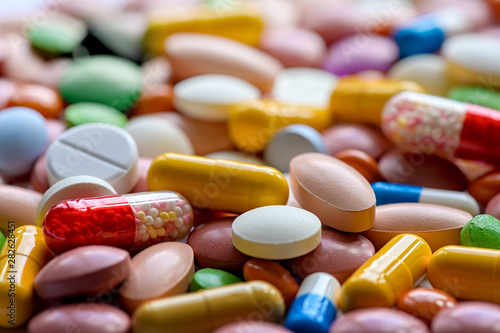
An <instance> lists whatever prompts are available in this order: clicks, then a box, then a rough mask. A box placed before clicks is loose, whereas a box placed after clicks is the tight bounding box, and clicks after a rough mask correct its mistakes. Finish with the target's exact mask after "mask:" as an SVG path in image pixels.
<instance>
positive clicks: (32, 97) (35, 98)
mask: <svg viewBox="0 0 500 333" xmlns="http://www.w3.org/2000/svg"><path fill="white" fill-rule="evenodd" d="M7 106H8V107H9V106H25V107H28V108H32V109H34V110H37V111H38V112H40V113H41V114H42V115H43V116H44V117H45V118H57V117H59V113H60V112H61V111H62V109H63V107H64V105H63V100H62V98H61V95H59V92H58V91H57V90H55V89H52V88H49V87H45V86H42V85H39V84H31V83H23V84H19V85H18V86H17V88H16V91H15V92H14V94H13V95H12V96H11V98H10V100H9V102H8V103H7Z"/></svg>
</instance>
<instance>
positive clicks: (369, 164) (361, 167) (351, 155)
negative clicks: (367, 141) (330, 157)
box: [334, 149, 382, 183]
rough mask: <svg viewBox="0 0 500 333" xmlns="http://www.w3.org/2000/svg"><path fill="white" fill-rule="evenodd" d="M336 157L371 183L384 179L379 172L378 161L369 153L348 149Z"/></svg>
mask: <svg viewBox="0 0 500 333" xmlns="http://www.w3.org/2000/svg"><path fill="white" fill-rule="evenodd" d="M334 157H336V158H338V159H339V160H341V161H342V162H345V163H347V164H349V165H350V166H352V167H353V168H354V169H356V170H357V171H358V172H359V173H360V174H362V175H363V177H365V178H366V180H367V181H368V182H369V183H373V182H377V181H379V180H381V179H382V176H381V175H380V172H379V171H378V166H377V161H375V159H374V158H373V157H371V156H370V155H368V154H367V153H365V152H364V151H361V150H357V149H347V150H343V151H341V152H339V153H337V154H336V155H335V156H334Z"/></svg>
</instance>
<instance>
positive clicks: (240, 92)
mask: <svg viewBox="0 0 500 333" xmlns="http://www.w3.org/2000/svg"><path fill="white" fill-rule="evenodd" d="M260 97H261V94H260V90H259V89H258V88H256V87H255V86H253V85H251V84H250V83H248V82H247V81H244V80H241V79H239V78H236V77H233V76H229V75H222V74H206V75H199V76H195V77H191V78H189V79H186V80H184V81H181V82H179V83H177V84H176V85H175V86H174V106H175V108H176V109H177V110H178V111H179V112H181V113H183V114H185V115H186V116H189V117H192V118H195V119H200V120H206V121H226V120H227V119H228V118H229V114H230V113H231V111H232V109H233V108H234V106H235V105H237V104H239V103H243V102H247V101H251V100H254V99H257V98H260Z"/></svg>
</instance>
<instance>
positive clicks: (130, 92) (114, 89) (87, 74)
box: [59, 55, 142, 111]
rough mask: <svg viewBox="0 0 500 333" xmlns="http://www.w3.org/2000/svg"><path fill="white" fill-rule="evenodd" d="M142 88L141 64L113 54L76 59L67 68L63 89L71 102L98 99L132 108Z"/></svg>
mask: <svg viewBox="0 0 500 333" xmlns="http://www.w3.org/2000/svg"><path fill="white" fill-rule="evenodd" d="M141 90H142V75H141V70H140V67H139V66H138V65H136V64H134V63H133V62H131V61H129V60H126V59H122V58H119V57H115V56H109V55H95V56H87V57H82V58H78V59H76V60H74V61H73V62H72V63H71V64H70V65H69V66H68V67H67V68H66V70H65V71H64V73H63V75H62V77H61V80H60V82H59V91H60V93H61V95H62V97H63V98H64V99H65V100H66V101H68V102H69V103H71V104H73V103H79V102H94V103H101V104H104V105H108V106H111V107H114V108H116V109H118V110H121V111H126V110H128V109H130V108H131V107H132V106H133V105H134V104H135V103H136V102H137V100H138V99H139V95H140V94H141Z"/></svg>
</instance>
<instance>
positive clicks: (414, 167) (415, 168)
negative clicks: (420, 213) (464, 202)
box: [378, 149, 467, 191]
mask: <svg viewBox="0 0 500 333" xmlns="http://www.w3.org/2000/svg"><path fill="white" fill-rule="evenodd" d="M378 169H379V171H380V174H381V175H382V177H384V178H385V179H386V180H387V181H388V182H391V183H400V184H411V185H419V186H423V187H431V188H440V189H443V190H451V191H463V190H464V189H465V187H466V186H467V179H466V177H465V175H464V173H463V172H462V171H461V170H460V168H458V167H457V166H456V165H455V164H453V162H451V161H449V160H447V159H444V158H442V157H439V156H436V155H429V154H426V153H424V152H423V151H420V150H418V151H414V152H407V151H403V150H400V149H393V150H391V151H389V152H387V153H386V154H384V155H383V156H382V157H381V158H380V160H379V162H378Z"/></svg>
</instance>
